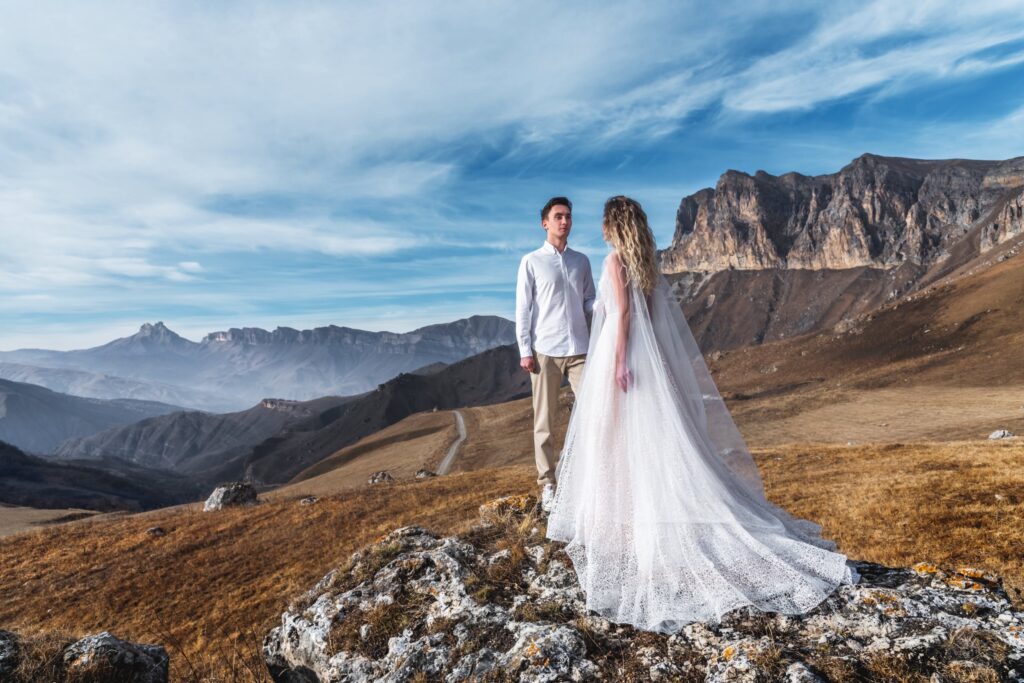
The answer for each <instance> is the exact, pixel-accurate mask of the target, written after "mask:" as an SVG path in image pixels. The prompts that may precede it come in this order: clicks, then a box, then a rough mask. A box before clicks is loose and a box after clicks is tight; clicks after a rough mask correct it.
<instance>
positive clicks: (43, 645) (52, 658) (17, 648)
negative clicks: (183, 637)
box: [0, 631, 170, 683]
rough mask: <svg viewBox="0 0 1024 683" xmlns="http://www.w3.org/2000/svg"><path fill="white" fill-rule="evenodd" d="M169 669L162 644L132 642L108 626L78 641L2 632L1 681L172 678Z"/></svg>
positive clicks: (154, 682)
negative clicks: (25, 637)
mask: <svg viewBox="0 0 1024 683" xmlns="http://www.w3.org/2000/svg"><path fill="white" fill-rule="evenodd" d="M169 668H170V658H169V657H168V655H167V651H166V650H165V649H164V648H163V647H161V646H159V645H141V644H138V643H130V642H128V641H125V640H121V639H120V638H118V637H117V636H115V635H113V634H111V633H110V632H109V631H103V632H101V633H97V634H93V635H89V636H86V637H84V638H82V639H81V640H77V641H73V642H67V641H63V642H61V641H60V640H59V639H55V638H49V639H44V642H34V641H31V640H30V641H25V640H23V639H22V638H20V637H19V636H18V635H17V634H14V633H11V632H10V631H0V680H2V681H4V682H5V683H34V682H35V681H63V683H79V682H80V683H96V682H98V681H111V682H114V681H116V682H117V683H167V680H168V672H169Z"/></svg>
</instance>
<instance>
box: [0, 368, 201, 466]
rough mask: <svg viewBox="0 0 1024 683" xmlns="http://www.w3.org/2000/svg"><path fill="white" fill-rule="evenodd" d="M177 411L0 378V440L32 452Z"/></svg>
mask: <svg viewBox="0 0 1024 683" xmlns="http://www.w3.org/2000/svg"><path fill="white" fill-rule="evenodd" d="M177 410H181V408H180V407H179V406H172V405H168V404H166V403H157V402H155V401H138V400H134V399H112V400H102V399H96V398H80V397H78V396H69V395H67V394H61V393H57V392H55V391H50V390H49V389H46V388H45V387H40V386H36V385H34V384H25V383H23V382H10V381H8V380H3V379H0V440H3V441H6V442H8V443H11V444H14V445H16V446H18V447H19V448H22V449H24V450H27V451H31V452H33V453H42V454H46V453H51V452H53V450H54V449H55V448H56V447H57V445H58V444H60V443H61V442H62V441H64V440H66V439H71V438H74V437H79V436H85V435H87V434H94V433H96V432H98V431H101V430H104V429H109V428H111V427H116V426H121V425H126V424H129V423H132V422H137V421H139V420H142V419H144V418H147V417H152V416H154V415H165V414H167V413H171V412H174V411H177Z"/></svg>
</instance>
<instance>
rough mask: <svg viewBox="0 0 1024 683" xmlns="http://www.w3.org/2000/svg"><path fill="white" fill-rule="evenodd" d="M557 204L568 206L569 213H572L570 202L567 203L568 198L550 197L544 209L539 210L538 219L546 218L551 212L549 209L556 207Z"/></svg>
mask: <svg viewBox="0 0 1024 683" xmlns="http://www.w3.org/2000/svg"><path fill="white" fill-rule="evenodd" d="M559 204H562V205H563V206H568V207H569V213H572V202H570V201H569V198H568V197H552V198H551V199H549V200H548V203H547V204H545V205H544V208H543V209H541V210H540V219H541V220H544V219H545V218H547V217H548V214H549V213H550V212H551V207H553V206H558V205H559Z"/></svg>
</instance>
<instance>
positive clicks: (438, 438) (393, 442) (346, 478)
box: [267, 410, 457, 498]
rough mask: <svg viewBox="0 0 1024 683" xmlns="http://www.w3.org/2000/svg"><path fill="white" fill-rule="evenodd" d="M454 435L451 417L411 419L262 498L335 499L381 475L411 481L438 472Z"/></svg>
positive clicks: (347, 449)
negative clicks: (423, 472) (332, 495)
mask: <svg viewBox="0 0 1024 683" xmlns="http://www.w3.org/2000/svg"><path fill="white" fill-rule="evenodd" d="M456 435H457V431H456V429H455V416H454V415H453V414H452V412H451V411H448V410H444V411H437V412H425V413H415V414H413V415H410V416H409V417H407V418H405V419H404V420H402V421H401V422H398V423H396V424H394V425H391V426H390V427H387V428H385V429H382V430H381V431H379V432H376V433H375V434H371V435H370V436H367V437H366V438H364V439H361V440H359V441H358V442H357V443H354V444H352V445H351V446H347V447H345V448H342V449H341V450H339V451H338V452H336V453H334V454H333V455H330V456H328V457H327V458H324V459H323V460H321V461H320V462H318V463H316V464H315V465H313V466H312V467H308V468H306V469H305V470H303V471H302V472H300V473H299V474H298V475H297V476H296V477H295V478H294V479H292V481H291V482H289V483H288V484H286V485H285V486H282V487H280V488H278V489H275V490H274V491H272V492H270V493H268V494H267V497H269V498H280V497H289V496H298V495H317V496H319V495H325V494H330V493H337V492H339V491H343V490H346V489H351V488H356V487H359V486H362V485H364V484H366V482H367V480H368V479H369V478H370V475H371V474H373V473H374V472H378V471H380V470H387V471H388V472H390V473H391V475H392V476H393V477H395V479H412V478H413V477H414V476H415V474H416V470H418V469H421V468H425V469H429V470H435V469H437V465H438V464H439V463H440V461H441V459H442V458H443V457H444V454H445V452H446V451H447V450H448V446H449V444H451V442H452V441H453V440H454V439H455V437H456Z"/></svg>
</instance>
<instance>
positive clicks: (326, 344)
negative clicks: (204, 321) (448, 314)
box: [0, 316, 515, 412]
mask: <svg viewBox="0 0 1024 683" xmlns="http://www.w3.org/2000/svg"><path fill="white" fill-rule="evenodd" d="M514 328H515V326H514V324H513V323H512V321H510V320H506V319H505V318H501V317H498V316H471V317H469V318H463V319H460V320H455V321H452V322H449V323H440V324H435V325H427V326H424V327H420V328H417V329H416V330H413V331H411V332H403V333H395V332H367V331H364V330H356V329H353V328H343V327H338V326H334V325H331V326H325V327H319V328H314V329H312V330H294V329H292V328H287V327H278V328H277V329H275V330H273V331H268V330H263V329H261V328H255V327H253V328H230V329H229V330H226V331H219V332H213V333H210V334H208V335H206V337H204V338H203V341H201V342H194V341H191V340H188V339H185V338H184V337H181V336H180V335H178V334H176V333H175V332H173V331H172V330H170V329H169V328H167V326H166V325H164V324H163V323H162V322H157V323H155V324H153V323H146V324H144V325H143V326H142V327H140V329H139V331H138V332H137V333H135V334H133V335H131V336H128V337H122V338H119V339H115V340H113V341H111V342H108V343H106V344H103V345H101V346H97V347H93V348H89V349H77V350H73V351H48V350H42V349H23V350H18V351H8V352H2V353H0V362H3V363H5V364H7V365H11V364H18V365H21V366H23V367H30V368H42V369H49V370H64V369H66V370H75V371H78V372H85V373H90V374H93V375H106V376H109V377H113V378H116V379H118V380H125V381H127V382H134V383H139V382H142V383H153V384H156V385H160V386H159V387H154V389H153V391H152V392H151V393H152V395H153V396H161V395H168V394H173V395H176V396H177V395H181V396H183V397H186V398H187V397H188V396H189V395H190V394H194V398H193V400H191V401H189V402H188V403H186V404H185V405H186V407H191V408H202V409H204V410H218V411H221V412H228V411H237V410H243V409H246V408H248V407H250V406H252V405H253V404H255V403H256V402H258V401H259V400H261V399H263V398H265V397H267V396H280V397H283V398H288V399H293V400H311V399H314V398H317V397H320V396H331V395H355V394H359V393H362V392H365V391H369V390H372V389H373V388H374V387H375V386H377V385H378V384H380V383H381V382H384V381H386V380H388V379H390V378H392V377H395V376H397V375H399V374H400V373H402V372H411V371H414V370H418V369H419V368H423V367H426V366H430V365H433V364H436V363H445V364H450V363H453V362H457V361H459V360H462V359H464V358H466V357H468V356H472V355H474V354H476V353H480V352H482V351H485V350H487V349H489V348H494V347H496V346H502V345H504V344H509V343H512V342H513V341H514V340H515V333H514ZM19 372H22V373H24V372H26V371H24V370H21V371H19ZM35 375H36V377H38V378H39V379H40V380H41V381H45V382H47V383H50V382H52V383H53V384H54V385H60V386H67V384H68V379H67V378H60V377H57V376H54V375H53V373H52V372H43V371H41V370H39V371H36V372H35ZM83 381H84V380H83ZM117 384H118V382H106V383H99V384H97V385H96V386H94V387H93V390H94V392H95V393H101V392H102V391H104V390H106V389H107V388H109V389H110V390H111V391H113V390H115V389H114V387H115V386H116V385H117ZM168 387H170V388H172V389H173V390H174V391H171V390H169V389H168ZM133 391H134V392H135V395H140V394H142V395H144V394H145V393H146V392H145V391H144V389H142V388H140V387H137V386H136V387H134V388H133ZM218 396H219V397H221V398H220V400H219V402H218V400H217V398H216V397H218Z"/></svg>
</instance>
